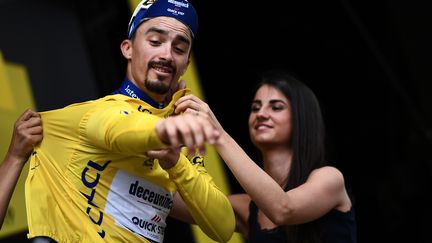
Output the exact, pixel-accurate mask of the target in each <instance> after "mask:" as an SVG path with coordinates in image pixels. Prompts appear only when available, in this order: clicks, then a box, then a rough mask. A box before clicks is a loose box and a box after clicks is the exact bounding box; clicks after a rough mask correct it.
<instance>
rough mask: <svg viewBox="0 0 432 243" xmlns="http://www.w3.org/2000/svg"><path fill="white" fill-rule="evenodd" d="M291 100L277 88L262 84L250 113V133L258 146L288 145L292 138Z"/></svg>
mask: <svg viewBox="0 0 432 243" xmlns="http://www.w3.org/2000/svg"><path fill="white" fill-rule="evenodd" d="M291 114H292V112H291V102H290V101H289V100H288V98H287V97H285V95H284V94H283V93H282V92H281V91H279V90H278V89H277V88H275V87H273V86H270V85H267V84H265V85H263V86H261V87H260V88H259V89H258V90H257V92H256V93H255V97H254V100H253V101H252V106H251V113H250V115H249V135H250V137H251V140H252V142H253V143H254V144H255V145H256V146H257V147H263V146H266V145H273V146H274V145H281V144H283V145H285V146H286V145H287V144H288V142H289V140H290V139H291V132H292V119H291V116H292V115H291Z"/></svg>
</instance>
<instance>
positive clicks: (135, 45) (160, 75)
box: [126, 17, 192, 101]
mask: <svg viewBox="0 0 432 243" xmlns="http://www.w3.org/2000/svg"><path fill="white" fill-rule="evenodd" d="M191 44H192V37H191V34H190V31H189V29H188V28H187V27H186V26H185V25H184V24H183V23H181V22H180V21H178V20H176V19H174V18H170V17H157V18H153V19H150V20H147V21H145V22H144V23H142V24H141V25H140V26H139V27H138V29H137V31H136V33H135V36H134V38H133V39H132V40H131V41H130V45H131V46H130V54H131V55H130V57H126V58H128V60H129V64H128V65H129V66H128V74H129V78H130V79H131V81H132V82H134V83H135V84H136V85H137V86H138V87H139V88H140V89H142V90H143V91H145V92H146V93H147V94H148V95H150V97H152V98H153V99H154V100H156V101H161V100H163V99H164V98H165V95H166V94H167V93H168V91H169V89H170V87H171V86H172V85H174V84H176V83H177V82H178V79H179V78H180V76H181V75H182V74H183V73H184V72H185V70H186V68H187V66H188V64H189V53H190V51H191Z"/></svg>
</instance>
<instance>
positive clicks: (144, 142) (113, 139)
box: [79, 102, 165, 155]
mask: <svg viewBox="0 0 432 243" xmlns="http://www.w3.org/2000/svg"><path fill="white" fill-rule="evenodd" d="M106 103H108V104H106V105H105V106H104V107H102V108H101V107H99V108H97V109H93V110H92V111H89V112H88V113H87V114H86V115H85V116H84V117H83V119H82V121H81V124H80V128H79V129H80V133H81V135H83V137H84V138H86V139H88V140H89V141H90V143H91V144H92V145H95V146H98V147H101V148H104V149H107V150H110V151H113V152H118V153H123V154H131V155H137V154H143V153H144V152H146V151H148V150H151V149H154V148H161V147H165V145H164V143H163V142H162V141H161V140H160V138H159V136H158V135H157V133H156V129H155V127H156V123H157V122H158V121H159V120H160V119H161V118H159V117H158V116H155V115H152V114H148V113H140V112H136V111H134V110H132V109H131V108H130V107H128V106H127V105H122V104H117V103H116V102H106ZM110 103H112V104H110Z"/></svg>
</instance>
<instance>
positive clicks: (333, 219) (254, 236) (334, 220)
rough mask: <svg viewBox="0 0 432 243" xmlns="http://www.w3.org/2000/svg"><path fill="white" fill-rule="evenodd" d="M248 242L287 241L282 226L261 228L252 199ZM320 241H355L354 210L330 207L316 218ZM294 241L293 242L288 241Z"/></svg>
mask: <svg viewBox="0 0 432 243" xmlns="http://www.w3.org/2000/svg"><path fill="white" fill-rule="evenodd" d="M248 222H249V233H248V243H282V242H287V236H286V233H285V229H284V227H283V226H279V227H276V228H274V229H270V230H267V229H261V227H260V225H259V224H258V208H257V206H256V205H255V203H254V202H253V201H251V203H250V204H249V219H248ZM317 223H318V227H319V235H320V240H321V242H322V243H356V242H357V224H356V221H355V215H354V210H353V208H351V210H350V211H348V212H346V213H344V212H341V211H338V210H335V209H332V210H331V211H330V212H328V213H327V214H326V215H324V216H323V217H321V218H319V219H318V220H317ZM289 243H295V242H289Z"/></svg>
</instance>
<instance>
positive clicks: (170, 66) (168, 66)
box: [148, 61, 177, 73]
mask: <svg viewBox="0 0 432 243" xmlns="http://www.w3.org/2000/svg"><path fill="white" fill-rule="evenodd" d="M148 67H149V68H151V67H159V68H164V69H168V70H169V71H170V72H171V73H177V66H176V65H175V64H174V63H173V62H171V61H150V62H149V63H148Z"/></svg>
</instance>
